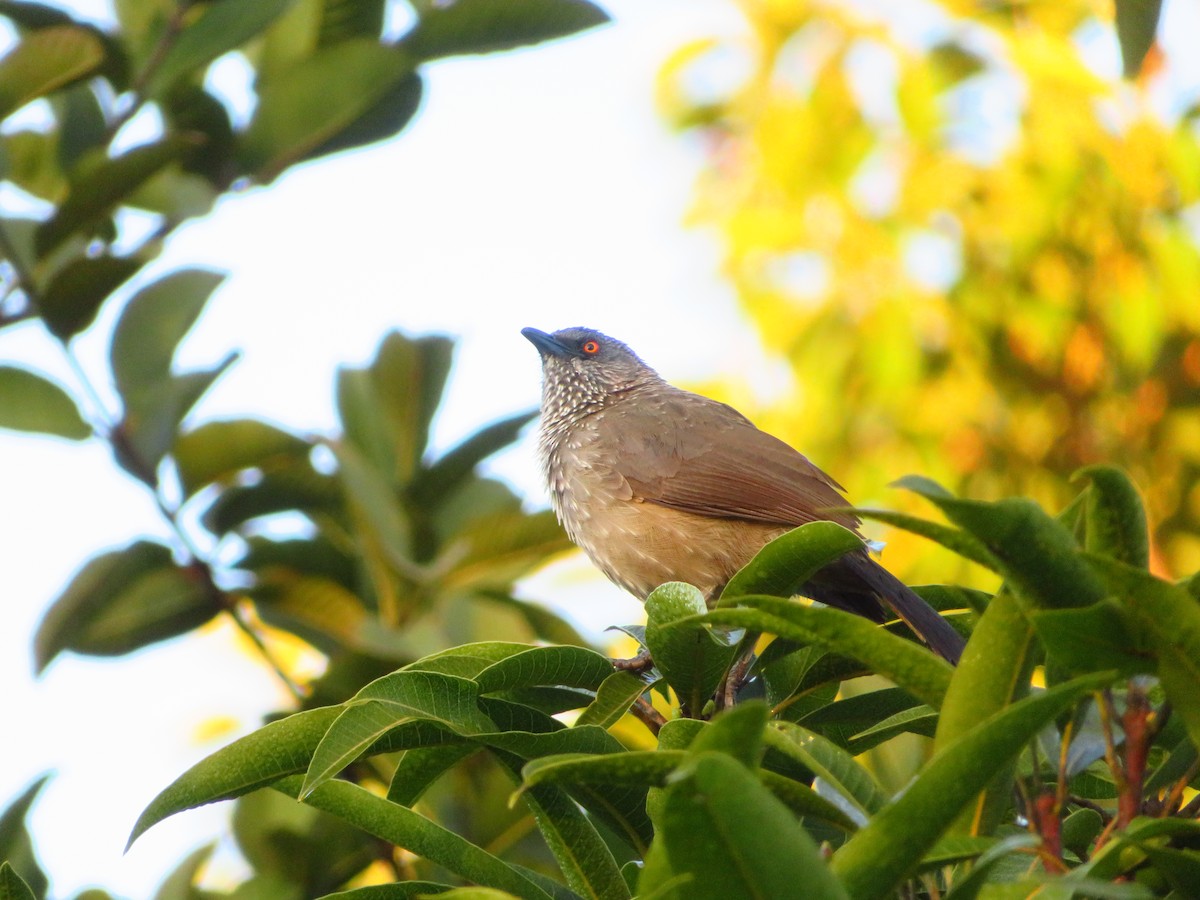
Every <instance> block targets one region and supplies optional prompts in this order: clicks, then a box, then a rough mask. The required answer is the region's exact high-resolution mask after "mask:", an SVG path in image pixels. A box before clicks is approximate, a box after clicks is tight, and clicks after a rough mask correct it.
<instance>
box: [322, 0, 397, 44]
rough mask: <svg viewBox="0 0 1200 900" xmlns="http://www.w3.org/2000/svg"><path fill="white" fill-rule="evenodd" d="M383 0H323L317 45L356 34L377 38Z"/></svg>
mask: <svg viewBox="0 0 1200 900" xmlns="http://www.w3.org/2000/svg"><path fill="white" fill-rule="evenodd" d="M385 6H386V2H385V0H323V2H322V3H321V25H320V30H319V32H318V35H317V46H318V47H327V46H329V45H330V44H337V43H339V42H341V41H345V40H349V39H350V38H356V37H373V38H377V37H379V34H380V32H381V31H383V20H384V8H385Z"/></svg>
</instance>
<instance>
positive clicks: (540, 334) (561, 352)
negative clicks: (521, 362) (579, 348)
mask: <svg viewBox="0 0 1200 900" xmlns="http://www.w3.org/2000/svg"><path fill="white" fill-rule="evenodd" d="M521 334H523V335H525V337H526V338H528V339H529V342H530V343H531V344H533V346H535V347H537V348H538V353H540V354H542V356H560V357H561V356H575V355H576V353H575V350H574V348H572V347H568V346H567V345H566V344H564V343H563V342H562V341H560V340H559V339H558V338H556V337H555V336H554V335H552V334H546V332H544V331H538V330H537V329H536V328H522V329H521Z"/></svg>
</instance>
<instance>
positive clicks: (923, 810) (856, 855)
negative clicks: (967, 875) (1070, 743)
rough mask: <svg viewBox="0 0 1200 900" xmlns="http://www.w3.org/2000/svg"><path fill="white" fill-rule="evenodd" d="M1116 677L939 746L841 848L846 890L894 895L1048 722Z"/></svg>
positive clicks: (1064, 689) (864, 895) (1032, 700)
mask: <svg viewBox="0 0 1200 900" xmlns="http://www.w3.org/2000/svg"><path fill="white" fill-rule="evenodd" d="M1111 680H1112V673H1104V674H1101V675H1087V676H1084V677H1082V678H1077V679H1075V680H1073V681H1069V682H1066V683H1065V684H1060V685H1057V686H1055V687H1053V688H1050V689H1048V690H1046V691H1044V692H1042V693H1039V694H1035V695H1033V696H1030V697H1027V698H1025V699H1024V700H1021V701H1019V702H1017V703H1014V704H1013V705H1011V706H1009V707H1007V708H1005V709H1003V710H1002V711H1000V712H999V713H997V714H996V715H994V716H992V717H990V718H988V719H987V720H986V721H985V722H983V723H982V724H980V725H979V726H978V727H976V728H974V729H972V730H971V731H969V732H967V733H966V734H964V735H963V736H962V737H960V738H959V739H958V740H957V741H955V742H954V743H952V744H950V745H948V746H946V747H944V748H943V749H942V750H940V751H939V752H938V753H936V754H935V755H934V757H933V759H931V760H930V761H929V762H928V763H927V764H926V765H925V767H924V768H923V769H922V770H921V772H920V774H919V775H918V776H917V778H916V780H915V781H913V782H912V783H911V784H909V785H908V787H907V788H906V789H905V791H904V793H903V794H901V795H900V797H899V798H898V799H896V800H895V801H893V802H892V803H890V804H889V805H888V806H886V807H884V809H882V810H881V811H880V812H879V813H877V814H876V815H875V816H874V817H873V818H872V819H871V821H870V822H869V823H868V825H867V826H866V827H865V828H863V829H862V830H861V831H859V832H858V833H857V834H856V835H854V837H852V838H851V839H850V840H849V841H848V842H847V843H846V844H845V845H844V846H843V847H842V848H841V849H839V850H838V851H837V852H836V853H835V854H834V857H833V871H834V872H835V873H836V874H837V876H838V877H839V878H840V879H841V882H842V884H843V885H844V886H845V888H846V891H847V893H848V894H849V895H850V896H851V897H854V898H855V900H860V898H861V900H871V898H882V897H885V896H888V895H890V894H891V893H892V892H893V891H894V890H895V889H896V888H897V887H898V886H899V884H900V883H901V882H902V881H903V880H904V879H905V878H906V877H908V875H909V874H910V873H911V872H913V871H914V870H915V868H916V867H917V865H918V863H919V862H920V860H921V858H922V857H923V856H924V855H925V854H926V853H928V852H929V851H930V849H932V847H933V846H934V845H935V844H936V843H937V840H938V838H939V837H940V836H941V835H942V834H943V832H945V831H946V829H947V828H949V827H950V825H951V823H952V822H953V821H954V819H955V818H956V817H957V816H958V815H959V813H960V812H961V811H962V810H963V809H964V808H965V807H966V806H967V804H968V803H970V801H971V800H972V799H973V798H974V797H975V796H976V795H977V794H978V793H979V792H980V791H982V790H983V789H984V788H985V787H987V785H988V783H989V782H990V781H991V780H992V779H993V778H994V776H995V773H996V772H997V771H999V770H1000V769H1001V767H1002V766H1004V765H1006V764H1007V763H1008V762H1009V761H1010V760H1011V759H1012V758H1013V757H1015V756H1016V754H1017V753H1019V752H1020V751H1021V748H1022V747H1023V746H1024V745H1025V744H1026V743H1027V742H1028V741H1029V740H1030V739H1032V738H1033V736H1034V735H1035V734H1037V732H1038V731H1039V730H1040V729H1041V728H1043V727H1044V726H1045V725H1046V724H1047V723H1049V722H1051V721H1053V719H1054V718H1055V716H1057V715H1058V714H1059V713H1061V712H1062V711H1063V710H1065V709H1068V708H1070V707H1071V706H1072V705H1073V704H1074V703H1076V702H1077V701H1078V700H1079V699H1080V698H1081V697H1083V696H1084V695H1086V694H1087V693H1089V692H1091V691H1094V690H1097V689H1098V688H1100V687H1104V686H1106V685H1107V684H1109V683H1111Z"/></svg>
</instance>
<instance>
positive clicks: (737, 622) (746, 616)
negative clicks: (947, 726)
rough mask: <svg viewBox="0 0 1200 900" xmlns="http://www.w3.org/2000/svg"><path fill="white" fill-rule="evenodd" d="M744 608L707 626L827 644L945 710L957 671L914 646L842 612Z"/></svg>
mask: <svg viewBox="0 0 1200 900" xmlns="http://www.w3.org/2000/svg"><path fill="white" fill-rule="evenodd" d="M738 602H739V603H742V604H744V607H743V608H738V609H716V610H713V611H712V612H710V613H708V614H707V615H706V616H704V621H707V622H714V623H717V624H723V625H733V626H739V627H743V628H748V629H752V630H755V631H763V632H766V633H767V634H775V635H778V636H779V637H784V638H789V639H791V640H796V641H803V642H806V643H812V642H818V643H821V644H822V645H824V646H826V647H827V648H829V649H831V650H834V651H836V652H837V653H840V654H843V655H846V656H850V657H853V658H854V659H858V660H861V661H862V662H864V663H866V665H867V666H868V667H869V668H870V669H871V670H872V671H873V672H876V673H878V674H880V675H883V676H885V677H886V678H889V679H891V681H892V682H893V683H894V684H895V685H896V686H897V687H902V688H904V689H905V690H906V691H908V692H909V693H910V694H912V695H913V696H914V697H917V698H918V699H920V700H922V701H923V702H925V703H928V704H929V705H930V706H932V707H933V708H934V709H938V708H940V707H941V705H942V698H943V697H944V696H945V694H946V689H947V687H948V686H949V684H950V676H951V674H952V672H953V671H954V669H953V667H951V666H950V664H949V663H947V662H946V661H945V660H943V659H941V658H939V657H937V656H934V655H933V654H932V653H930V652H929V651H928V650H926V649H924V648H923V647H920V646H918V645H916V644H914V643H913V642H912V641H906V640H905V639H904V638H902V637H898V636H896V635H894V634H892V633H891V632H889V631H887V630H886V629H884V628H880V627H879V626H878V625H875V624H874V623H872V622H869V621H867V620H866V619H864V618H862V617H861V616H856V615H853V614H852V613H848V612H843V611H842V610H840V609H828V608H825V609H821V608H816V607H812V606H805V605H804V604H801V603H796V602H792V601H789V600H783V599H781V598H779V597H762V596H757V597H742V598H741V599H740V600H739V601H738ZM751 607H752V608H751Z"/></svg>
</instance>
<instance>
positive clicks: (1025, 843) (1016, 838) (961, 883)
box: [946, 834, 1040, 900]
mask: <svg viewBox="0 0 1200 900" xmlns="http://www.w3.org/2000/svg"><path fill="white" fill-rule="evenodd" d="M1039 843H1040V841H1039V840H1038V838H1037V836H1036V835H1032V834H1014V835H1011V836H1010V837H1006V838H1004V839H1003V840H1002V841H1000V842H999V843H997V844H994V845H992V846H991V847H989V848H988V849H987V850H985V851H983V853H982V854H980V856H979V858H978V859H977V860H975V864H974V865H973V866H971V871H970V872H967V873H966V874H965V875H962V876H960V877H956V878H955V879H954V887H953V889H952V890H951V891H950V892H949V893H948V894H946V900H975V898H976V897H977V896H979V892H980V890H981V889H982V888H983V887H984V885H986V884H988V881H989V879H988V876H989V874H990V873H991V872H992V870H993V869H995V868H996V864H997V863H999V862H1001V861H1002V860H1003V859H1005V858H1006V857H1008V856H1010V855H1012V854H1013V853H1020V852H1023V851H1027V850H1029V849H1030V848H1032V847H1036V846H1037V845H1038V844H1039Z"/></svg>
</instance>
